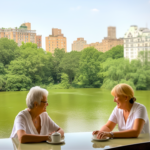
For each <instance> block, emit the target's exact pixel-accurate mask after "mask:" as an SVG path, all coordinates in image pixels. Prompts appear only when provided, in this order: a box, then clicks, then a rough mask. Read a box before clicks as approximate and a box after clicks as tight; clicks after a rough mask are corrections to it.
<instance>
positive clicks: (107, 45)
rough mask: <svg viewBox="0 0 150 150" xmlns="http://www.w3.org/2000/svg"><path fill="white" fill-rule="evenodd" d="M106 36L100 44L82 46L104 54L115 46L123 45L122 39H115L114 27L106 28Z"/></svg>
mask: <svg viewBox="0 0 150 150" xmlns="http://www.w3.org/2000/svg"><path fill="white" fill-rule="evenodd" d="M107 31H108V35H107V37H105V38H104V39H103V40H102V42H101V43H99V42H96V43H91V44H86V45H84V48H86V47H91V46H92V47H95V48H96V49H97V50H98V51H100V52H106V51H108V50H110V49H111V48H113V47H115V46H117V45H123V38H119V39H116V27H108V30H107Z"/></svg>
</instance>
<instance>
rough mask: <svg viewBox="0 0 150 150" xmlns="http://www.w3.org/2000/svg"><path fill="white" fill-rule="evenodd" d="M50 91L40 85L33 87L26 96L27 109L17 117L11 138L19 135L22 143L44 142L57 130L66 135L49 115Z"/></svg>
mask: <svg viewBox="0 0 150 150" xmlns="http://www.w3.org/2000/svg"><path fill="white" fill-rule="evenodd" d="M47 96H48V91H47V90H45V89H43V88H40V87H38V86H36V87H32V88H31V89H30V91H29V93H28V95H27V97H26V104H27V107H28V108H27V109H25V110H23V111H21V112H19V113H18V115H17V116H16V118H15V121H14V126H13V130H12V133H11V136H10V137H11V138H13V137H18V139H19V141H20V142H21V143H27V142H42V141H46V140H48V139H49V138H50V135H51V134H52V133H53V132H55V131H57V132H59V133H60V134H61V136H64V131H63V130H62V129H61V128H60V127H59V126H58V125H57V124H56V123H55V122H54V121H53V120H52V119H51V118H50V117H49V116H48V114H47V112H46V107H47V106H48V101H47Z"/></svg>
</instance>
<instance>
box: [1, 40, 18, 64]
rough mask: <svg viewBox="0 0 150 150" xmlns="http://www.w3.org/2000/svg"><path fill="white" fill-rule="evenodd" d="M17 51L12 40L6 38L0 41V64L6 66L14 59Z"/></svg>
mask: <svg viewBox="0 0 150 150" xmlns="http://www.w3.org/2000/svg"><path fill="white" fill-rule="evenodd" d="M17 50H18V46H17V43H16V42H14V40H9V39H7V38H1V39H0V62H1V63H3V64H4V66H5V65H8V64H9V63H10V62H11V61H12V60H13V59H15V51H17Z"/></svg>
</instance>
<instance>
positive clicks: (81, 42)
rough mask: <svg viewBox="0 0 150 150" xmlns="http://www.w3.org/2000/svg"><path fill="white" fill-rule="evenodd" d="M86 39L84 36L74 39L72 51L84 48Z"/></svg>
mask: <svg viewBox="0 0 150 150" xmlns="http://www.w3.org/2000/svg"><path fill="white" fill-rule="evenodd" d="M86 44H87V43H86V41H85V40H84V38H77V40H76V41H73V44H72V51H81V50H83V49H84V45H86Z"/></svg>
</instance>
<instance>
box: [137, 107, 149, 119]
mask: <svg viewBox="0 0 150 150" xmlns="http://www.w3.org/2000/svg"><path fill="white" fill-rule="evenodd" d="M138 118H140V119H143V120H144V121H145V122H146V121H147V110H146V108H145V106H144V105H141V106H139V107H138V108H137V110H136V112H135V119H138Z"/></svg>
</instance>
